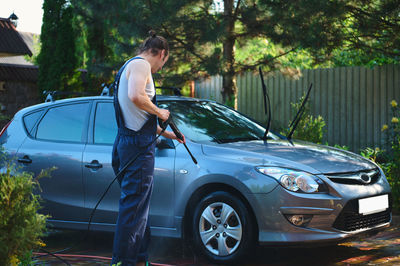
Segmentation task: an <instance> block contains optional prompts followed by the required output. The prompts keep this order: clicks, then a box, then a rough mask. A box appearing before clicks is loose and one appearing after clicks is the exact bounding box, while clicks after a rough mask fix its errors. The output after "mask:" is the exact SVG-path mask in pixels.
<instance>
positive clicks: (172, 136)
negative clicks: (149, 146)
mask: <svg viewBox="0 0 400 266" xmlns="http://www.w3.org/2000/svg"><path fill="white" fill-rule="evenodd" d="M161 131H162V129H161V127H160V126H159V125H157V134H160V133H161ZM181 134H182V133H181ZM162 136H164V137H166V138H169V139H176V140H177V141H179V142H180V143H185V142H186V139H185V136H184V135H183V134H182V137H183V141H182V140H180V139H178V138H177V137H176V135H175V133H174V132H173V131H164V133H163V134H162Z"/></svg>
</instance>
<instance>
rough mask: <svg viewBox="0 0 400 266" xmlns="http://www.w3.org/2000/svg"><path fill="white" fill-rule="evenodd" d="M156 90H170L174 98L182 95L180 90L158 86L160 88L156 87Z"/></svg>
mask: <svg viewBox="0 0 400 266" xmlns="http://www.w3.org/2000/svg"><path fill="white" fill-rule="evenodd" d="M156 89H161V90H172V91H173V92H174V95H175V96H182V93H181V90H182V88H178V87H166V86H160V87H156Z"/></svg>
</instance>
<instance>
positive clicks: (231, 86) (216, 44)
mask: <svg viewBox="0 0 400 266" xmlns="http://www.w3.org/2000/svg"><path fill="white" fill-rule="evenodd" d="M71 2H72V4H73V6H74V7H75V10H76V14H78V15H79V17H80V19H81V21H84V23H85V25H86V26H85V30H86V35H87V42H88V50H89V51H88V68H89V71H90V72H93V73H96V74H99V76H100V77H101V79H102V80H110V79H111V77H112V76H113V72H115V71H116V70H117V69H118V68H119V67H120V66H121V64H122V62H123V61H124V60H126V59H127V58H128V57H130V56H132V55H133V54H135V49H136V48H137V47H138V45H139V44H140V43H141V41H142V40H143V38H145V37H146V36H147V32H148V31H149V30H150V29H154V30H156V31H157V33H158V34H160V35H163V36H164V37H166V38H167V39H168V40H169V42H170V46H171V54H172V56H171V58H170V61H169V63H168V67H167V68H166V71H165V72H164V73H162V75H163V76H164V79H163V82H164V83H165V84H166V85H177V84H182V83H184V82H185V81H188V80H193V79H197V78H201V77H206V76H208V75H216V74H219V75H221V76H222V77H223V84H222V88H221V93H222V94H223V96H224V99H225V100H226V101H229V102H233V98H234V96H235V94H236V82H235V76H236V75H237V74H238V73H241V72H243V71H249V70H250V71H251V70H253V71H255V70H256V69H257V67H258V66H263V67H264V71H274V70H277V69H279V70H281V69H283V70H285V72H286V73H288V74H291V75H297V74H298V71H293V69H294V68H296V67H299V66H300V67H301V66H307V67H313V66H316V65H317V66H321V64H326V63H324V62H332V58H333V57H334V56H335V55H338V53H339V51H342V50H347V51H351V50H355V51H363V52H365V53H368V54H369V53H370V52H369V51H370V50H371V49H373V51H375V52H376V53H378V52H379V53H381V54H383V55H384V56H386V57H393V56H397V55H398V51H399V50H398V48H397V47H399V45H398V31H399V28H400V27H399V20H398V17H397V15H396V14H398V13H399V12H398V8H399V7H397V6H395V2H396V1H394V0H352V1H348V0H331V1H320V0H301V1H286V0H200V1H194V0H182V1H172V0H163V1H161V0H150V1H149V0H137V1H127V0H119V1H116V2H115V1H111V0H99V1H83V0H71ZM371 25H372V26H371ZM391 36H392V37H394V38H391ZM257 46H259V47H261V48H266V49H253V50H252V52H251V53H250V52H247V51H246V49H249V48H256V47H257ZM335 53H336V54H335ZM358 54H360V53H358ZM355 56H357V54H355ZM361 62H365V60H361ZM344 63H345V64H348V63H349V61H345V62H344ZM327 64H328V65H329V63H327ZM337 64H339V63H337ZM288 69H291V71H287V70H288Z"/></svg>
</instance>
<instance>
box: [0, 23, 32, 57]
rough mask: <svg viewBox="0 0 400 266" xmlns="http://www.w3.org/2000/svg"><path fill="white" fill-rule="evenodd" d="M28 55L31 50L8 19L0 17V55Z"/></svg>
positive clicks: (30, 53) (30, 54)
mask: <svg viewBox="0 0 400 266" xmlns="http://www.w3.org/2000/svg"><path fill="white" fill-rule="evenodd" d="M26 54H27V55H29V56H32V51H31V50H30V49H29V47H28V45H27V44H26V43H25V41H24V39H23V37H22V36H21V35H20V34H19V33H18V31H17V29H16V28H15V26H14V24H12V22H11V21H10V20H9V19H5V18H0V57H1V56H12V55H26Z"/></svg>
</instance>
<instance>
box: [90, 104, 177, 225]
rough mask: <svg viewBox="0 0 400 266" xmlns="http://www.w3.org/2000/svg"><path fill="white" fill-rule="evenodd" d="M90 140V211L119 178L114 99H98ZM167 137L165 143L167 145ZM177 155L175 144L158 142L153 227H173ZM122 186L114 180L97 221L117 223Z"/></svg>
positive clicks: (96, 218)
mask: <svg viewBox="0 0 400 266" xmlns="http://www.w3.org/2000/svg"><path fill="white" fill-rule="evenodd" d="M90 121H91V122H90V124H91V127H90V130H89V137H88V138H89V141H88V144H87V145H86V147H85V151H84V154H83V165H84V167H83V178H84V186H85V208H86V214H87V215H90V213H91V212H92V209H93V208H94V207H95V205H96V203H97V202H98V200H99V199H100V197H101V196H102V194H103V193H104V191H105V190H106V188H107V187H108V186H109V184H110V183H111V182H112V181H113V179H114V178H115V175H114V172H113V170H112V167H111V152H112V146H113V143H114V140H115V136H116V133H117V124H116V121H115V112H114V106H113V103H112V101H98V102H97V103H96V104H94V106H93V112H92V116H91V119H90ZM167 142H168V141H167V140H165V141H163V142H162V143H163V144H165V143H167ZM174 158H175V149H174V147H173V144H172V141H171V145H161V146H160V145H158V147H157V148H156V160H155V170H154V187H153V195H152V199H151V203H150V221H151V226H153V227H161V226H162V227H172V226H173V215H174V208H173V206H174V194H173V193H174V174H173V173H174ZM119 197H120V188H119V184H118V182H117V181H115V182H114V184H113V185H112V187H111V188H110V191H109V192H108V194H107V195H106V196H105V197H104V199H103V200H102V202H101V203H100V204H99V206H98V208H97V210H96V212H95V214H94V217H93V220H92V221H93V222H95V223H102V224H104V223H106V224H114V223H115V222H116V219H117V214H118V202H119Z"/></svg>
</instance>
